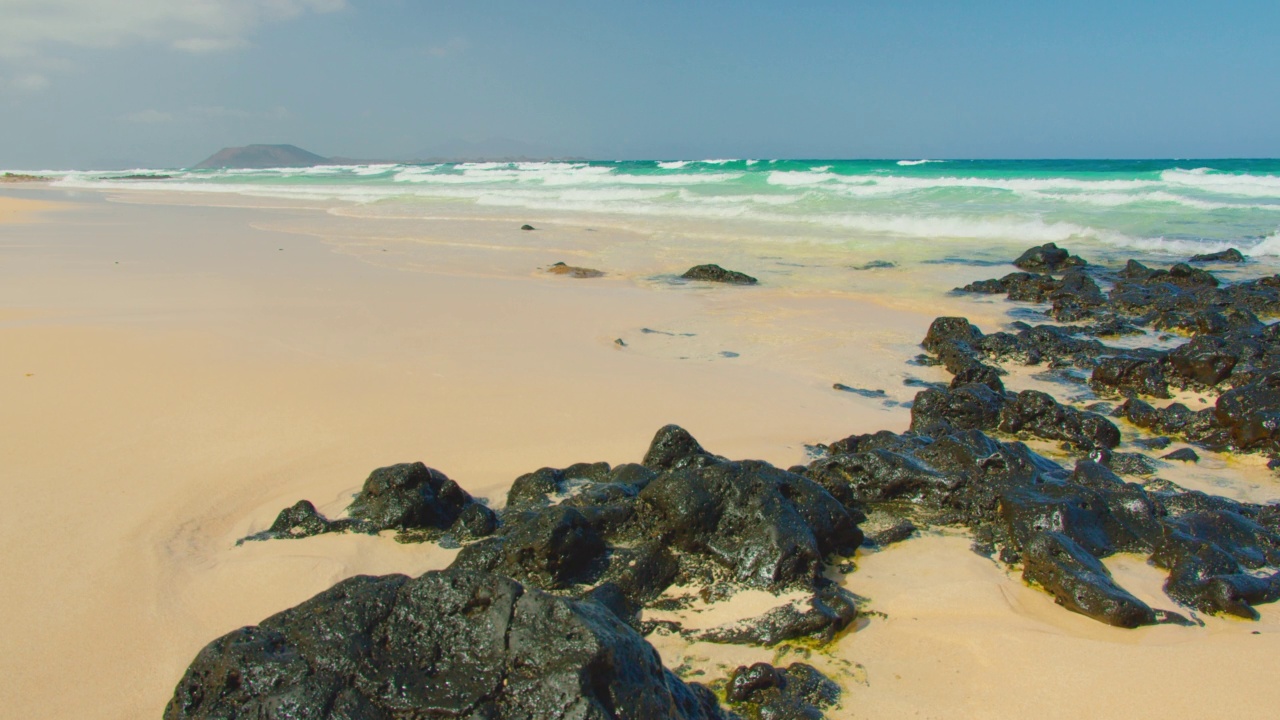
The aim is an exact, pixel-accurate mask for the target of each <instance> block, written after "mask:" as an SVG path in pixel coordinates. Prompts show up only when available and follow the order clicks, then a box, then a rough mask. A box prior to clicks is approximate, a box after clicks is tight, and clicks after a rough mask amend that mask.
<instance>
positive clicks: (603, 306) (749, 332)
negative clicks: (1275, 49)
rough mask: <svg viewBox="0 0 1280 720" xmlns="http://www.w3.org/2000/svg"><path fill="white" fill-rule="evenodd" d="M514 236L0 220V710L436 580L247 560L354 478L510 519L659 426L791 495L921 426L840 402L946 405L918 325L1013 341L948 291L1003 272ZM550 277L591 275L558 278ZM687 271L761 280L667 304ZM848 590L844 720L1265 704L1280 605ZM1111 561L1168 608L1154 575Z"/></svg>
mask: <svg viewBox="0 0 1280 720" xmlns="http://www.w3.org/2000/svg"><path fill="white" fill-rule="evenodd" d="M513 212H518V211H515V210H510V209H508V210H504V211H493V212H481V211H479V210H473V211H470V213H471V214H470V215H468V214H467V212H466V211H465V208H464V209H462V210H459V209H458V208H448V212H442V213H441V218H440V219H421V218H414V219H398V218H394V217H392V218H379V217H373V216H368V215H367V214H366V215H360V214H351V213H347V214H344V213H341V212H331V211H329V206H328V205H326V204H323V203H319V202H308V201H306V200H288V201H285V200H279V201H277V200H267V199H252V198H244V197H222V196H217V195H207V196H206V195H199V194H193V193H187V194H177V193H164V192H157V191H142V190H139V191H134V192H124V191H108V192H98V191H91V190H77V191H67V190H64V189H59V188H54V187H47V186H43V185H38V184H33V185H24V186H23V187H21V188H16V187H15V188H3V189H0V347H3V349H4V351H3V352H0V398H3V404H2V405H0V458H2V459H3V460H2V461H0V492H3V496H4V497H5V498H6V502H7V509H6V511H5V517H6V520H5V522H4V523H3V524H0V546H2V547H3V548H4V552H3V553H2V554H0V573H2V574H3V576H4V578H5V582H4V584H3V589H0V618H3V619H2V620H0V637H3V638H4V640H3V646H4V652H3V653H0V678H3V680H0V707H4V708H5V714H6V715H7V716H10V717H14V718H23V719H24V720H40V719H43V718H50V719H52V718H59V719H62V718H78V719H85V720H88V719H98V718H101V719H103V720H124V719H130V720H132V719H134V718H156V717H159V716H160V714H161V712H162V710H163V708H164V705H165V703H166V702H167V701H168V699H169V697H170V695H171V694H172V692H173V688H174V685H175V683H176V682H177V681H178V679H179V678H180V677H181V675H182V673H183V671H184V669H185V668H186V666H187V664H188V663H189V662H190V661H191V659H192V658H193V657H194V656H195V654H196V653H197V652H198V651H199V650H200V648H201V647H203V646H204V645H205V644H206V643H208V642H209V641H210V640H212V639H214V638H215V637H217V636H219V635H221V634H223V633H225V632H228V631H230V630H232V629H234V628H237V627H240V626H243V625H247V624H253V623H256V622H257V621H259V620H261V619H263V618H265V617H267V616H268V615H270V614H272V613H275V612H278V611H280V610H283V609H285V608H287V607H290V606H292V605H294V604H296V603H298V602H300V601H302V600H304V599H306V598H308V597H310V596H311V595H313V594H315V593H317V592H319V591H321V590H323V589H325V588H328V587H330V586H331V585H332V584H333V583H334V582H336V581H338V580H340V579H342V578H345V577H349V576H351V575H355V574H361V573H374V574H380V573H392V572H399V573H406V574H410V575H416V574H419V573H421V572H424V571H426V570H430V569H436V568H442V567H444V566H446V565H447V564H448V563H449V562H450V561H451V559H452V556H453V554H454V552H455V551H450V550H443V549H440V548H438V547H436V546H434V545H431V544H422V545H405V544H400V543H397V542H395V541H394V540H393V539H392V538H391V537H389V536H383V537H370V536H363V535H325V536H320V537H315V538H308V539H304V540H297V541H290V542H266V543H247V544H245V545H241V546H237V545H236V544H235V543H236V540H237V539H239V538H241V537H243V536H245V535H247V534H249V533H252V532H256V531H259V530H262V529H264V528H266V527H267V526H268V525H269V524H270V523H271V521H272V520H273V518H274V517H275V514H276V512H278V511H279V510H280V509H281V508H283V507H286V506H287V505H290V504H292V503H293V502H294V501H296V500H298V499H300V498H307V499H310V500H312V501H314V502H315V503H316V505H317V507H318V508H319V509H320V510H321V511H323V512H326V513H329V514H336V513H338V512H339V511H341V510H342V509H343V508H344V507H345V506H346V504H347V502H348V501H349V499H350V497H351V495H352V493H354V492H355V491H356V490H357V489H358V488H359V486H360V484H361V483H362V482H363V480H364V479H365V477H366V476H367V475H368V473H369V472H370V471H371V470H372V469H374V468H377V467H380V466H385V465H390V464H392V463H398V462H408V461H414V460H421V461H423V462H425V463H426V464H427V465H429V466H431V467H434V468H437V469H439V470H441V471H442V472H444V473H446V474H447V475H448V476H449V477H451V478H453V479H455V480H457V481H458V482H459V483H460V484H461V485H462V486H463V487H464V488H466V489H467V490H468V491H469V492H471V493H472V494H473V495H476V496H481V497H486V498H488V499H489V500H491V501H492V502H493V503H494V504H501V502H502V498H503V495H504V493H505V490H506V489H507V487H508V486H509V485H510V483H511V482H512V480H513V479H514V478H516V477H517V476H518V475H520V474H522V473H525V472H529V471H531V470H534V469H537V468H539V467H542V466H553V467H563V466H565V465H568V464H570V463H574V462H579V461H595V460H607V461H609V462H611V463H615V464H616V463H622V462H635V461H638V460H639V458H640V456H641V455H642V454H643V452H644V450H645V447H646V446H647V444H648V442H649V440H650V438H651V437H652V435H653V433H654V432H655V431H656V430H657V429H658V428H659V427H661V426H662V425H664V424H667V423H678V424H680V425H682V426H683V427H685V428H687V429H688V430H690V431H691V432H692V433H693V434H694V435H695V436H696V437H697V438H698V440H699V441H701V443H702V444H703V445H704V446H705V447H706V448H707V449H708V450H710V451H712V452H715V453H719V454H721V455H725V456H727V457H731V458H758V459H763V460H767V461H769V462H771V463H774V464H776V465H779V466H782V467H786V466H788V465H791V464H795V463H798V462H802V461H804V460H805V457H806V455H805V448H804V446H805V444H806V443H818V442H830V441H833V440H836V439H839V438H842V437H845V436H848V435H850V434H853V433H860V432H872V431H875V430H879V429H890V430H893V431H895V432H900V431H902V430H904V429H905V428H906V427H907V424H908V421H909V411H908V410H907V409H905V408H903V407H901V406H892V407H891V406H886V404H885V403H884V402H883V401H882V400H879V399H875V398H867V397H861V396H858V395H855V394H852V393H845V392H839V391H836V390H833V389H832V384H833V383H836V382H840V383H844V384H846V385H849V386H854V387H859V388H868V389H873V390H874V389H882V390H884V391H885V399H888V400H892V401H895V402H906V401H909V400H910V399H911V398H912V397H913V396H914V394H915V392H916V389H915V388H912V387H906V386H904V385H903V380H904V378H906V377H908V376H910V377H915V378H920V379H924V380H940V379H945V378H946V376H945V374H943V373H942V371H941V370H939V369H937V368H927V367H916V366H909V365H906V364H905V361H906V360H907V359H908V358H910V357H911V356H912V355H914V354H915V353H917V352H919V350H918V349H917V347H916V345H917V343H919V341H920V339H921V338H922V337H923V336H924V333H925V331H926V329H927V328H928V326H929V323H930V321H932V320H933V318H934V317H936V316H939V315H947V314H958V315H965V316H967V317H969V318H970V319H972V320H973V321H974V323H975V324H979V325H984V326H991V327H994V326H997V325H999V324H1000V323H1002V322H1003V321H1004V319H1005V318H1004V308H1003V307H1002V306H1001V305H1000V304H993V303H990V302H982V301H979V300H975V299H972V298H964V297H957V296H949V295H946V290H948V289H949V288H951V287H954V286H956V285H958V284H963V283H965V282H970V281H972V280H975V279H979V278H982V277H990V276H992V275H997V274H999V271H1000V269H999V268H994V269H993V268H991V267H957V266H946V267H945V268H943V267H940V266H921V265H912V264H910V263H909V262H903V263H902V264H901V265H900V266H899V268H898V269H897V270H895V271H894V272H891V273H890V272H884V273H880V272H862V273H853V274H849V275H847V276H839V277H837V276H836V275H835V274H833V272H832V271H831V270H830V265H826V266H823V269H819V270H815V271H814V273H815V275H816V276H817V277H816V279H814V280H813V281H808V280H806V279H805V278H804V272H805V270H804V268H803V267H792V266H790V265H783V264H780V263H778V262H775V261H773V260H770V259H768V258H767V257H766V254H767V253H766V251H765V250H763V249H761V248H762V246H756V245H753V244H751V243H742V244H737V245H733V246H732V248H730V246H729V245H727V244H724V245H716V244H715V243H714V242H711V241H700V242H691V243H689V244H687V245H681V244H679V243H675V242H672V241H671V238H672V237H673V236H675V235H678V233H679V231H680V228H679V227H673V226H671V225H669V224H667V225H663V224H659V223H657V222H655V223H652V224H650V225H646V224H645V222H643V221H642V220H634V219H633V220H632V221H630V222H628V223H626V224H622V223H612V224H611V223H610V222H608V219H607V218H605V219H601V218H598V217H597V218H586V217H574V216H572V215H569V214H564V213H559V214H556V213H549V212H542V213H534V212H530V213H528V214H526V215H521V216H516V215H513V214H511V213H513ZM523 222H530V223H531V224H533V225H534V226H536V227H537V230H536V231H533V232H527V231H521V230H520V229H519V227H520V225H521V224H522V223H523ZM789 252H791V253H793V255H789V256H788V260H789V261H790V260H796V259H797V258H799V259H800V260H803V257H804V254H805V253H810V254H812V255H814V256H816V255H820V254H827V255H829V254H830V253H833V252H837V251H836V250H833V249H831V248H823V247H811V248H805V247H797V248H794V249H792V250H790V251H789ZM717 253H718V254H717ZM876 259H879V258H877V257H871V256H868V257H857V258H848V260H847V262H848V263H863V262H867V261H870V260H876ZM890 259H898V258H890ZM558 261H563V262H566V263H569V264H571V265H577V266H584V267H590V268H596V269H599V270H601V271H603V272H604V273H605V275H604V276H603V277H600V278H594V279H575V278H571V277H565V276H559V275H553V274H550V273H546V272H545V271H544V269H545V268H546V267H548V266H550V265H551V264H552V263H555V262H558ZM703 262H717V263H721V264H723V265H724V266H726V267H733V268H735V269H739V270H742V271H745V272H748V273H751V274H753V275H758V276H759V277H761V279H762V284H761V286H759V287H749V288H735V287H705V286H696V285H679V284H674V283H671V282H669V278H670V276H672V275H675V274H678V273H680V272H682V271H683V270H684V269H686V268H687V267H689V266H690V265H694V264H697V263H703ZM619 340H621V341H622V342H621V343H619V342H617V341H619ZM1028 382H1030V381H1028ZM1215 462H1216V461H1215ZM1210 465H1212V463H1210ZM1245 465H1247V467H1245V468H1244V469H1243V470H1241V469H1239V468H1235V467H1233V466H1231V464H1230V463H1226V462H1225V461H1224V462H1222V463H1221V467H1220V468H1218V466H1216V465H1214V466H1212V467H1213V468H1218V469H1217V470H1214V472H1213V473H1210V474H1211V475H1212V477H1208V479H1206V478H1201V479H1200V480H1198V481H1197V480H1196V479H1195V478H1190V479H1188V480H1186V482H1187V484H1188V485H1189V486H1192V484H1193V483H1194V482H1204V483H1209V482H1210V481H1211V480H1213V479H1215V478H1217V479H1221V478H1227V479H1228V480H1226V481H1223V482H1226V483H1227V484H1228V485H1229V484H1230V482H1234V481H1231V480H1230V479H1231V478H1239V481H1238V483H1239V485H1240V488H1239V489H1237V490H1234V491H1231V490H1230V488H1227V489H1225V490H1222V491H1220V492H1222V493H1223V494H1229V495H1230V494H1233V493H1234V495H1235V496H1238V497H1242V498H1243V497H1247V498H1249V499H1251V500H1252V501H1255V502H1258V501H1266V500H1271V499H1275V498H1278V497H1280V482H1277V481H1276V480H1275V475H1274V474H1273V473H1270V472H1269V471H1265V469H1264V468H1261V466H1260V465H1257V464H1254V465H1249V464H1248V463H1245ZM1211 469H1212V468H1211ZM1205 472H1208V471H1205ZM1232 473H1237V474H1235V475H1233V474H1232ZM1183 474H1184V475H1192V474H1194V473H1192V472H1191V471H1185V472H1184V473H1183ZM1172 479H1175V480H1177V481H1178V482H1184V479H1183V478H1172ZM1206 487H1208V486H1206ZM857 564H858V569H857V571H856V572H854V573H852V574H850V575H849V576H848V577H847V586H848V588H849V589H850V590H851V591H852V592H853V593H855V594H857V595H859V596H861V597H863V598H866V599H867V604H866V609H869V610H872V611H875V614H871V615H867V616H866V617H864V618H863V619H862V620H860V621H859V623H858V627H857V629H856V631H854V632H850V633H847V634H846V635H844V636H843V637H842V638H841V639H840V640H839V642H838V644H837V645H836V647H835V648H834V649H832V650H831V651H830V653H829V654H826V655H822V654H815V655H814V656H813V659H812V660H811V662H813V663H814V664H815V665H817V666H819V667H820V668H822V667H827V668H830V669H833V671H835V672H840V673H842V674H841V675H839V677H841V678H843V682H845V684H846V686H847V691H846V693H845V696H844V699H843V704H842V707H841V708H840V709H837V710H834V711H832V712H831V715H832V717H847V718H898V717H921V718H1024V717H1028V716H1033V715H1034V716H1036V717H1043V718H1069V717H1070V718H1076V717H1129V718H1157V717H1159V718H1173V717H1224V716H1232V717H1238V718H1250V717H1259V718H1261V717H1269V716H1270V715H1271V714H1272V711H1271V708H1273V707H1275V706H1276V705H1277V704H1280V686H1277V684H1276V683H1275V682H1274V681H1273V678H1272V675H1273V674H1274V673H1273V670H1274V668H1275V667H1276V661H1275V658H1276V657H1277V656H1278V654H1280V608H1277V607H1276V606H1274V605H1264V606H1261V607H1260V608H1259V609H1260V612H1261V619H1260V620H1259V621H1257V622H1248V621H1241V620H1234V619H1223V618H1213V617H1210V618H1205V625H1204V626H1203V627H1176V626H1158V627H1149V628H1141V629H1138V630H1121V629H1116V628H1111V627H1107V626H1104V625H1102V624H1101V623H1098V622H1096V621H1093V620H1090V619H1088V618H1085V617H1083V616H1080V615H1075V614H1073V613H1070V612H1067V611H1066V610H1064V609H1062V608H1060V607H1057V606H1056V605H1055V604H1054V602H1053V600H1052V598H1051V597H1050V596H1049V595H1048V594H1046V593H1043V592H1041V591H1039V590H1036V589H1034V588H1030V587H1027V586H1026V585H1024V584H1023V583H1022V581H1021V579H1020V577H1019V576H1018V575H1017V574H1016V573H1012V572H1010V571H1008V570H1006V569H1004V568H1002V567H1000V566H998V565H997V564H996V563H995V562H993V561H992V560H989V559H987V558H985V557H982V556H980V555H978V554H976V553H973V552H971V551H970V550H969V540H968V539H967V538H966V537H964V536H962V535H959V534H956V533H951V532H947V533H929V534H926V536H924V537H919V538H915V539H911V540H908V541H906V542H903V543H901V544H899V545H894V546H891V547H890V548H888V549H885V550H883V551H880V552H876V553H870V554H865V555H860V556H859V558H858V559H857ZM1108 564H1109V565H1110V567H1111V569H1112V571H1113V572H1114V573H1115V574H1116V576H1117V578H1119V579H1120V581H1121V582H1122V584H1124V585H1125V586H1126V587H1128V588H1129V589H1130V590H1132V591H1134V592H1135V593H1136V594H1138V595H1139V597H1140V598H1141V599H1143V600H1146V601H1148V602H1150V603H1151V604H1152V605H1153V606H1156V607H1164V608H1172V607H1174V604H1173V603H1172V601H1170V600H1168V599H1167V598H1164V597H1163V593H1162V591H1161V590H1160V583H1161V581H1162V579H1163V576H1162V575H1161V574H1160V573H1159V572H1158V571H1156V570H1155V569H1153V568H1151V567H1148V566H1147V565H1146V564H1145V562H1144V561H1143V560H1142V559H1141V558H1137V559H1135V558H1132V557H1127V556H1118V557H1116V558H1112V559H1110V560H1108ZM766 602H767V601H766ZM746 607H747V605H746V604H745V603H744V604H742V605H739V606H738V607H736V608H734V609H733V610H732V612H738V613H741V612H743V611H744V609H746ZM708 612H709V613H725V612H730V610H729V609H728V608H713V609H712V610H709V611H708ZM708 617H710V616H708ZM699 621H700V622H709V621H708V620H707V618H706V617H704V618H702V619H700V620H699ZM651 639H652V640H653V641H654V643H655V645H657V646H658V647H659V649H660V650H661V651H662V653H663V654H664V660H665V661H666V663H667V664H668V666H674V665H677V664H679V663H680V662H681V661H682V660H683V659H688V658H693V659H694V662H695V664H700V666H705V669H706V673H707V674H706V676H705V677H702V678H696V679H702V680H709V679H714V678H716V677H718V676H722V675H723V674H724V673H725V672H726V670H731V669H732V668H733V667H734V666H735V665H736V664H738V663H743V662H748V661H755V660H760V659H764V660H768V659H771V658H772V653H771V652H769V651H763V650H760V651H752V650H742V649H739V648H732V647H726V646H712V645H709V644H707V643H698V644H694V645H692V646H690V645H688V644H686V643H684V642H683V641H679V640H677V639H675V638H671V637H667V638H663V637H660V636H654V637H653V638H651Z"/></svg>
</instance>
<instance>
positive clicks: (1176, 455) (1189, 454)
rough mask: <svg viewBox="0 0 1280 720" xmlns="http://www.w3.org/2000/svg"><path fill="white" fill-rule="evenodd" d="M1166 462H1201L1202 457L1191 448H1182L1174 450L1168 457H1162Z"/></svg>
mask: <svg viewBox="0 0 1280 720" xmlns="http://www.w3.org/2000/svg"><path fill="white" fill-rule="evenodd" d="M1160 457H1161V458H1162V459H1164V460H1178V461H1180V462H1200V456H1199V455H1198V454H1197V453H1196V451H1195V450H1192V449H1191V448H1182V449H1180V450H1174V451H1173V452H1171V453H1169V454H1168V455H1161V456H1160Z"/></svg>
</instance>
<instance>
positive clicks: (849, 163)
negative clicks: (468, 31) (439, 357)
mask: <svg viewBox="0 0 1280 720" xmlns="http://www.w3.org/2000/svg"><path fill="white" fill-rule="evenodd" d="M40 174H42V175H46V176H50V177H54V178H56V181H55V182H54V185H55V186H60V187H65V188H86V189H87V188H94V189H108V190H110V189H119V190H125V189H152V190H164V191H171V192H194V193H223V194H236V195H244V196H250V197H266V198H294V199H298V200H307V201H320V202H329V203H332V204H333V209H334V211H335V212H336V213H338V214H345V215H357V216H360V215H364V216H369V217H400V218H407V219H413V218H423V219H426V218H439V217H442V216H448V215H450V213H451V211H452V214H455V215H456V214H457V210H458V208H459V207H462V206H470V207H471V208H473V209H477V210H481V211H484V210H487V211H490V212H502V211H504V210H505V211H508V212H509V213H511V214H512V215H513V217H514V216H516V215H519V213H521V212H525V213H543V215H542V216H541V217H548V216H554V215H555V214H556V213H561V214H572V215H573V216H575V217H583V216H585V217H588V218H591V217H596V216H598V217H599V219H600V221H601V222H605V221H607V220H612V221H614V222H617V223H623V224H625V222H626V221H627V219H628V218H632V219H636V220H640V219H644V221H645V222H648V223H653V222H655V221H658V222H662V221H665V222H668V223H671V224H673V225H672V226H673V227H674V226H676V225H678V224H679V223H682V222H684V223H694V224H697V225H698V226H699V227H702V228H706V227H708V226H713V225H714V224H715V223H717V222H721V223H732V226H734V227H744V226H749V227H751V228H752V231H753V232H754V233H756V234H757V235H760V236H769V237H773V238H774V239H775V240H780V241H787V242H795V241H797V240H799V241H812V242H820V243H828V244H830V243H836V244H839V243H850V244H855V245H862V246H865V245H868V244H870V245H876V244H881V245H884V246H886V247H893V246H901V245H902V244H903V243H919V242H920V241H927V244H928V246H929V247H930V248H932V249H933V250H934V251H935V253H937V252H940V253H943V254H946V253H953V254H955V253H968V252H971V251H973V250H974V249H980V248H981V247H986V246H988V245H995V246H1001V247H1003V246H1010V247H1016V246H1023V245H1026V244H1029V243H1043V242H1051V241H1052V242H1067V243H1073V244H1075V245H1077V246H1080V247H1088V248H1092V249H1094V250H1096V251H1099V252H1115V253H1118V254H1123V253H1124V252H1126V251H1128V252H1132V251H1141V252H1143V253H1145V254H1148V255H1155V256H1159V255H1166V254H1167V255H1169V256H1170V257H1173V256H1178V255H1184V254H1186V253H1189V252H1209V251H1215V250H1220V249H1224V248H1227V247H1236V248H1239V249H1240V250H1241V251H1243V252H1244V253H1246V254H1249V255H1254V256H1263V255H1280V234H1278V233H1277V230H1278V228H1280V161H1277V160H934V159H901V160H762V159H738V160H726V159H716V160H700V161H699V160H669V161H613V162H596V161H592V162H476V163H436V164H392V163H387V164H366V165H325V166H317V167H308V168H277V169H265V170H241V169H228V170H190V169H139V170H132V171H128V172H126V173H121V172H81V171H76V172H66V171H62V172H53V171H40ZM148 176H149V177H148ZM548 214H550V215H548ZM726 227H728V226H726Z"/></svg>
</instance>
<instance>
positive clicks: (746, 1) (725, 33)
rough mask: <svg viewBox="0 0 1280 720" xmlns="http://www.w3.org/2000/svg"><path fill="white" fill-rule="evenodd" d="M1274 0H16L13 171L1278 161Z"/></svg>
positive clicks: (1, 58) (1, 2) (8, 8)
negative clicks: (261, 155)
mask: <svg viewBox="0 0 1280 720" xmlns="http://www.w3.org/2000/svg"><path fill="white" fill-rule="evenodd" d="M1278 30H1280V3H1278V2H1275V0H1266V1H1265V2H1264V1H1260V0H1259V1H1253V0H1238V1H1233V0H1219V1H1218V2H1192V1H1188V0H1163V1H1160V2H1153V1H1148V0H1125V1H1121V2H1117V1H1115V0H1111V1H1110V2H1095V1H1094V0H1077V1H1076V2H1070V3H1066V2H1049V1H1048V0H1020V1H1018V2H1014V1H1009V0H968V1H957V0H950V1H949V2H944V1H932V0H914V1H910V2H907V1H901V0H897V1H891V0H882V1H880V2H870V1H868V2H860V1H858V0H846V1H844V2H836V1H830V2H824V1H820V0H813V1H809V2H805V1H802V0H797V1H796V2H789V3H784V2H777V1H775V2H766V1H764V0H736V1H730V0H681V1H679V2H675V1H668V0H646V1H645V2H636V1H631V2H625V1H623V2H619V1H613V2H600V1H599V0H596V1H594V2H591V1H587V0H578V1H575V0H538V2H529V0H492V1H485V0H470V1H469V2H463V1H458V2H454V1H450V0H0V168H25V169H43V168H50V169H53V168H81V169H88V168H102V169H108V168H116V167H182V166H187V165H192V164H194V163H196V162H198V161H200V160H201V159H203V158H204V157H206V156H208V155H210V154H212V153H213V152H214V151H216V150H218V149H219V148H222V147H225V146H234V145H244V144H250V143H292V144H295V145H298V146H301V147H303V148H305V149H307V150H310V151H313V152H316V153H319V154H321V155H325V156H335V155H336V156H344V157H350V158H365V159H394V160H407V159H412V158H418V157H428V156H432V155H437V156H443V155H464V154H471V155H484V154H497V155H526V156H531V157H535V156H536V157H586V158H591V159H696V158H712V157H754V158H774V157H790V158H922V157H933V158H1050V157H1051V158H1071V157H1086V158H1100V157H1103V158H1119V157H1151V158H1222V157H1278V156H1280V45H1278V44H1277V38H1276V35H1277V31H1278Z"/></svg>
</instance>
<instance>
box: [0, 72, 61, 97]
mask: <svg viewBox="0 0 1280 720" xmlns="http://www.w3.org/2000/svg"><path fill="white" fill-rule="evenodd" d="M47 87H49V78H47V77H45V76H44V75H42V74H40V73H20V74H18V75H14V76H12V77H7V78H6V77H3V76H0V88H8V89H13V90H18V91H20V92H29V93H30V92H40V91H41V90H44V89H45V88H47Z"/></svg>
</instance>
